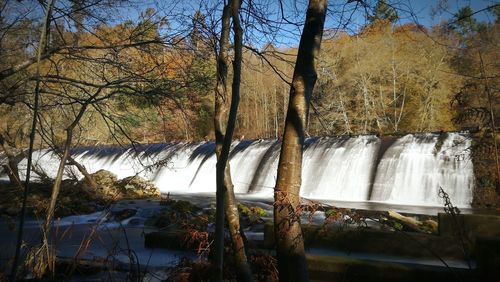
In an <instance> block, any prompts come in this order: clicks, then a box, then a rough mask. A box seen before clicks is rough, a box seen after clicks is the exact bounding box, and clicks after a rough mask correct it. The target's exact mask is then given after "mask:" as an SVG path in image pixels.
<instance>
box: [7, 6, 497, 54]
mask: <svg viewBox="0 0 500 282" xmlns="http://www.w3.org/2000/svg"><path fill="white" fill-rule="evenodd" d="M280 1H281V3H282V7H283V9H281V7H280V5H278V3H280V2H278V0H245V1H244V3H245V4H244V5H248V3H252V5H254V7H255V8H257V9H256V10H257V11H260V12H261V13H262V15H263V17H264V18H270V19H272V20H273V21H274V22H280V23H279V24H278V25H277V26H275V28H270V27H266V26H263V25H260V24H261V22H259V21H258V20H252V17H247V18H245V12H244V11H242V17H243V19H242V20H245V19H246V20H248V23H249V25H248V26H250V27H253V29H252V30H249V31H248V32H247V33H246V38H245V39H246V41H247V42H251V43H252V44H253V45H254V46H264V45H266V44H267V43H268V42H275V45H276V46H296V45H297V44H298V40H299V39H300V33H301V32H302V26H303V20H304V18H305V11H306V7H307V3H308V1H307V0H280ZM222 2H223V1H222V0H129V1H125V2H122V3H123V5H124V6H123V7H115V9H114V12H113V14H112V15H107V14H103V15H102V16H103V17H104V18H114V20H110V23H112V22H115V23H118V22H123V21H125V20H127V19H128V20H132V21H137V20H138V19H139V18H140V13H141V12H142V11H145V10H146V9H147V8H148V7H154V8H155V9H156V10H157V13H158V16H159V17H161V16H166V17H167V18H169V19H170V22H171V26H170V27H171V28H172V29H171V30H178V31H180V32H187V30H188V29H189V26H190V24H191V22H190V20H189V17H190V15H192V14H194V11H196V10H197V9H200V8H201V10H204V9H206V10H209V9H211V8H213V7H217V8H216V9H215V12H214V13H213V21H214V22H215V21H218V20H220V10H221V7H222V5H220V4H221V3H222ZM328 2H329V6H328V9H329V10H328V13H327V20H326V24H325V26H326V28H337V29H341V30H344V31H346V32H348V33H350V34H355V33H357V32H359V31H360V30H361V28H362V27H363V26H364V25H365V24H366V14H367V12H370V11H371V9H372V8H373V7H374V6H375V4H376V3H377V0H364V1H353V0H351V1H349V0H329V1H328ZM361 2H363V3H367V4H368V5H367V6H365V7H363V6H362V5H361V4H360V3H361ZM387 2H388V3H390V4H391V5H393V7H395V8H396V9H397V11H398V15H399V20H398V22H397V23H398V24H404V23H408V22H414V23H415V22H416V23H418V24H420V25H423V26H426V27H430V26H432V25H435V24H437V23H439V22H441V21H443V20H446V19H450V18H451V17H453V15H454V14H455V13H456V12H457V11H458V10H459V9H460V8H461V7H464V6H468V5H469V6H471V8H472V10H473V11H479V10H482V9H484V8H486V7H488V6H491V5H495V4H499V3H500V1H493V0H387ZM9 3H11V6H12V7H11V9H10V11H11V12H13V11H15V10H18V11H20V10H27V11H31V12H29V13H28V14H30V15H32V16H35V17H39V16H41V14H42V13H41V9H40V6H39V5H37V4H36V1H34V0H32V1H22V2H18V1H9ZM56 3H57V4H58V5H59V7H61V8H64V7H68V6H69V5H70V4H69V3H70V2H69V1H68V0H58V1H57V2H56ZM118 3H121V2H118ZM30 4H31V5H30ZM259 5H260V6H259ZM281 11H283V13H284V15H285V18H286V19H287V20H290V21H292V22H297V23H298V24H297V25H292V24H287V23H286V22H284V21H283V17H282V13H281ZM5 12H8V11H4V13H3V14H4V15H5ZM107 12H109V11H107ZM104 13H106V12H104ZM15 14H16V13H13V14H12V15H15ZM474 17H475V18H476V19H477V20H479V21H487V22H492V21H494V17H493V16H492V14H491V13H489V12H487V11H483V12H480V13H477V14H475V15H474ZM70 28H71V27H70ZM181 30H183V31H181ZM165 32H168V31H167V30H165Z"/></svg>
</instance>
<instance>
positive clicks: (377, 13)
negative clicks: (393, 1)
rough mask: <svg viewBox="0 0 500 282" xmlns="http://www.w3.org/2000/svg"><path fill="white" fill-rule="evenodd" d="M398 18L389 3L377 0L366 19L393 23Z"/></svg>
mask: <svg viewBox="0 0 500 282" xmlns="http://www.w3.org/2000/svg"><path fill="white" fill-rule="evenodd" d="M398 18H399V17H398V13H397V12H396V10H395V9H394V8H393V7H392V6H391V5H389V4H387V2H386V1H385V0H379V1H378V2H377V4H376V5H375V8H374V9H373V14H372V15H370V16H368V20H369V21H370V22H371V23H373V22H375V21H380V20H383V21H388V22H390V23H393V22H395V21H396V20H397V19H398Z"/></svg>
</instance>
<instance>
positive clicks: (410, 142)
mask: <svg viewBox="0 0 500 282" xmlns="http://www.w3.org/2000/svg"><path fill="white" fill-rule="evenodd" d="M383 142H384V141H383V140H381V139H380V138H378V137H376V136H372V135H367V136H357V137H335V138H334V137H329V138H310V139H307V140H306V146H305V151H304V158H303V161H304V162H303V169H302V171H303V175H302V189H301V195H302V196H303V197H308V198H313V199H320V200H321V199H324V200H334V201H354V202H366V201H373V202H383V203H390V204H401V205H424V206H425V205H428V206H442V199H441V198H439V196H438V189H439V187H442V188H443V189H444V190H445V191H446V192H447V193H448V194H449V195H450V197H451V199H452V201H453V203H454V204H455V205H458V206H462V207H464V206H468V205H469V204H470V202H471V201H472V192H473V187H474V180H473V179H474V177H473V169H472V168H473V167H472V163H471V161H470V158H469V156H468V150H466V149H467V148H468V147H469V146H470V143H471V140H470V138H469V137H468V136H467V135H466V134H460V133H444V134H442V135H439V134H430V133H428V134H408V135H406V136H404V137H401V138H399V139H396V140H395V141H394V142H393V143H392V144H389V145H388V148H387V149H386V150H385V151H381V150H382V147H383V146H382V145H381V144H382V143H383ZM279 150H280V143H279V142H278V141H276V140H254V141H235V142H234V143H233V147H232V150H231V157H230V165H231V173H232V177H233V183H234V185H235V191H236V192H237V193H242V194H248V195H253V196H259V197H268V198H270V197H272V192H273V187H274V185H275V182H276V174H277V166H278V159H279ZM74 157H75V159H76V160H77V161H79V162H80V163H81V164H83V165H84V166H85V167H86V168H87V169H88V170H89V172H95V171H98V170H100V169H105V170H109V171H111V172H113V173H114V174H116V175H117V176H118V178H123V177H127V176H131V175H140V176H142V177H144V178H147V179H150V180H152V181H154V182H155V184H156V185H157V186H158V187H159V188H160V190H161V191H162V192H164V193H167V192H174V193H200V192H214V191H215V164H216V159H215V154H214V143H213V142H201V143H180V144H153V145H140V146H137V147H136V148H135V150H134V149H132V148H119V147H101V148H99V147H93V148H78V149H75V151H74ZM34 160H35V162H36V163H37V165H39V166H40V167H42V168H43V169H44V170H45V171H46V172H47V174H48V175H49V176H54V174H55V172H56V170H57V165H58V159H57V157H55V156H54V154H52V153H51V152H50V151H48V150H40V151H37V152H35V154H34ZM25 166H26V163H25V161H24V162H23V163H21V165H20V169H21V171H23V170H24V169H25ZM67 173H68V175H70V174H75V175H79V173H78V172H77V171H76V170H75V169H74V168H71V167H69V168H68V169H67ZM1 177H2V178H4V179H6V176H5V175H3V176H1Z"/></svg>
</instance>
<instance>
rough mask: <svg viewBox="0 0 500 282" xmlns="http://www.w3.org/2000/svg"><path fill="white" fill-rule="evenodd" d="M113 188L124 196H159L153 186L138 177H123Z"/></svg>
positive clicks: (151, 183) (157, 190)
mask: <svg viewBox="0 0 500 282" xmlns="http://www.w3.org/2000/svg"><path fill="white" fill-rule="evenodd" d="M115 186H116V187H117V189H118V190H119V191H120V193H122V194H124V195H125V196H132V197H134V196H137V197H158V196H160V191H159V189H158V188H157V187H156V186H155V184H154V183H153V182H151V181H149V180H146V179H144V178H142V177H140V176H129V177H125V178H123V179H121V180H119V181H117V182H116V183H115Z"/></svg>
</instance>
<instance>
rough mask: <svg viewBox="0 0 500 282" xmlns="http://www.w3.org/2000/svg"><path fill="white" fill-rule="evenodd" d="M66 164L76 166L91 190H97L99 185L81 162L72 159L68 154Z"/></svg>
mask: <svg viewBox="0 0 500 282" xmlns="http://www.w3.org/2000/svg"><path fill="white" fill-rule="evenodd" d="M68 164H70V165H74V166H76V168H77V169H78V171H79V172H80V173H81V174H82V175H83V179H84V181H85V183H86V184H87V185H88V186H89V187H90V188H91V189H92V190H97V189H98V188H99V185H98V184H97V183H96V182H95V180H94V178H93V177H92V175H90V173H89V172H88V171H87V169H86V168H85V166H83V165H82V164H80V163H78V162H77V161H76V160H75V159H73V158H72V157H71V156H68Z"/></svg>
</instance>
